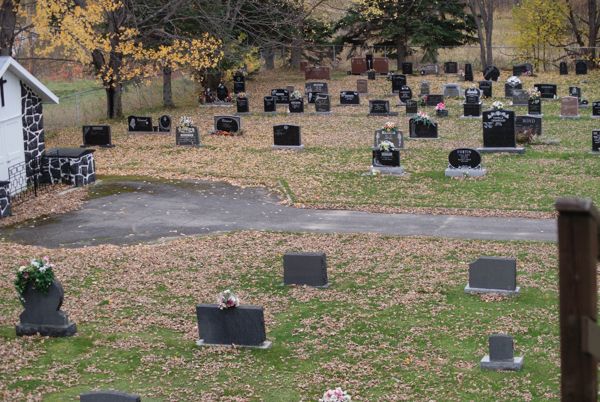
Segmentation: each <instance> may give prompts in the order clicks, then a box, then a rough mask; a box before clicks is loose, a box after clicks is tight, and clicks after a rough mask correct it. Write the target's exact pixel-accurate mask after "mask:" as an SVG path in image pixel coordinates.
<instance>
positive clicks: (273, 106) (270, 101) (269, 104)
mask: <svg viewBox="0 0 600 402" xmlns="http://www.w3.org/2000/svg"><path fill="white" fill-rule="evenodd" d="M263 110H264V112H265V113H276V112H277V100H276V98H275V97H274V96H265V97H264V98H263Z"/></svg>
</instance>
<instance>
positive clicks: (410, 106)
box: [405, 99, 419, 116]
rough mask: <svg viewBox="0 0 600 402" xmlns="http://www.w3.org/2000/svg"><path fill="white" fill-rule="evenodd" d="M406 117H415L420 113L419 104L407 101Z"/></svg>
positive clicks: (410, 100)
mask: <svg viewBox="0 0 600 402" xmlns="http://www.w3.org/2000/svg"><path fill="white" fill-rule="evenodd" d="M405 104H406V115H407V116H414V115H416V114H417V113H418V112H419V102H417V101H416V100H412V99H409V100H407V101H406V103H405Z"/></svg>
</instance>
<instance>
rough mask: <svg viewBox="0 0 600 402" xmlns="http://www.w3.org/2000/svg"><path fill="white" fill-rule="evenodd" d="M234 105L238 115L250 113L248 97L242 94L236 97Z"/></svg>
mask: <svg viewBox="0 0 600 402" xmlns="http://www.w3.org/2000/svg"><path fill="white" fill-rule="evenodd" d="M235 105H236V108H237V113H238V114H246V113H250V102H248V97H247V96H246V94H244V93H243V92H239V93H238V94H237V95H236V98H235Z"/></svg>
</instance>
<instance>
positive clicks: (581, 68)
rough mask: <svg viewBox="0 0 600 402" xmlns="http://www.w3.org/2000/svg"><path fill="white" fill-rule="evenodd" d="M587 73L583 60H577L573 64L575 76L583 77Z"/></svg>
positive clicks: (585, 63)
mask: <svg viewBox="0 0 600 402" xmlns="http://www.w3.org/2000/svg"><path fill="white" fill-rule="evenodd" d="M587 72H588V66H587V62H586V61H585V60H577V61H576V62H575V74H576V75H585V74H587Z"/></svg>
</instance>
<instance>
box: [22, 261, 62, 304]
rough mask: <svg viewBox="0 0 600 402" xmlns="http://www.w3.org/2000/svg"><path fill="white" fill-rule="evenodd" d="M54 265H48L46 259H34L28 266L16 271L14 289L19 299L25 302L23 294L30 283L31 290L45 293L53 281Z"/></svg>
mask: <svg viewBox="0 0 600 402" xmlns="http://www.w3.org/2000/svg"><path fill="white" fill-rule="evenodd" d="M53 267H54V265H52V264H51V263H50V259H49V258H48V257H43V258H34V259H32V260H31V261H30V262H29V264H27V265H21V266H20V267H19V268H18V269H17V277H16V279H15V282H14V284H15V289H16V290H17V293H18V294H19V299H20V300H21V301H22V302H25V299H24V294H25V289H26V288H27V285H28V284H30V283H31V285H32V286H33V288H34V289H35V290H37V291H40V292H42V293H47V292H48V288H49V287H50V285H52V282H53V281H54V271H53V270H52V268H53Z"/></svg>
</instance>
